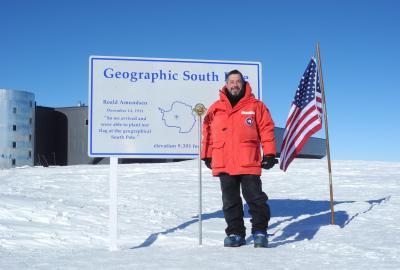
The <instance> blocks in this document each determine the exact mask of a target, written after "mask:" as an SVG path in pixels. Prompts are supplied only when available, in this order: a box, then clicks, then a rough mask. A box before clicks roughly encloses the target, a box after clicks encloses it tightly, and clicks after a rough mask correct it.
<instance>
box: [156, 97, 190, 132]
mask: <svg viewBox="0 0 400 270" xmlns="http://www.w3.org/2000/svg"><path fill="white" fill-rule="evenodd" d="M160 111H161V113H162V120H163V121H164V123H165V125H166V126H167V127H174V128H176V129H177V130H178V132H179V133H189V132H190V131H192V129H193V127H194V124H196V114H195V113H194V112H193V108H192V106H190V105H188V104H185V103H183V102H180V101H174V102H173V103H172V105H171V109H169V110H164V109H162V108H160Z"/></svg>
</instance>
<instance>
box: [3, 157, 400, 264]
mask: <svg viewBox="0 0 400 270" xmlns="http://www.w3.org/2000/svg"><path fill="white" fill-rule="evenodd" d="M332 167H333V192H334V208H335V225H331V224H330V222H331V211H330V200H329V178H328V172H327V164H326V160H301V159H297V160H295V161H294V162H293V163H292V165H291V166H290V167H289V169H288V171H287V172H286V173H284V172H282V171H280V170H279V169H278V168H273V169H272V170H270V171H264V172H263V173H264V174H263V176H262V181H263V189H264V191H265V192H266V193H267V194H268V196H269V204H270V207H271V212H272V218H271V221H270V226H269V230H268V234H269V237H268V238H269V243H270V244H269V248H266V249H255V248H253V245H252V238H251V235H250V228H251V225H250V216H249V214H248V213H247V205H245V208H246V216H245V222H246V227H247V245H245V246H242V247H239V248H225V247H223V239H224V237H225V233H224V229H225V226H226V225H225V220H224V218H223V213H222V211H221V207H222V202H221V192H220V187H219V180H218V178H214V177H212V176H211V174H210V171H209V170H208V169H206V168H205V167H204V166H203V215H202V219H203V222H202V225H203V245H201V246H199V239H198V236H199V224H198V216H197V215H198V208H199V207H198V200H199V197H198V161H197V160H191V161H183V162H175V163H161V164H154V163H147V164H124V165H121V164H120V165H118V228H119V242H118V243H119V250H117V251H110V250H109V246H110V242H109V230H108V216H109V213H108V209H109V208H108V205H109V166H108V165H95V166H93V165H82V166H68V167H49V168H43V167H33V168H32V167H23V168H15V169H9V170H0V269H7V270H11V269H97V270H98V269H318V270H319V269H400V224H399V223H400V163H389V162H372V161H334V162H333V164H332Z"/></svg>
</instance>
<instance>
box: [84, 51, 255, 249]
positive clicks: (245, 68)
mask: <svg viewBox="0 0 400 270" xmlns="http://www.w3.org/2000/svg"><path fill="white" fill-rule="evenodd" d="M233 69H238V70H240V71H241V72H242V74H243V75H244V78H245V80H247V81H249V82H250V84H251V86H252V88H253V93H254V95H255V96H256V97H257V98H259V99H261V64H260V63H257V62H237V61H209V60H189V59H156V58H133V57H109V56H91V57H90V58H89V136H88V140H89V143H88V154H89V156H91V157H110V207H109V212H110V214H109V227H110V230H109V231H110V250H117V249H118V224H117V220H118V198H117V193H118V190H117V187H118V185H117V183H118V180H117V164H118V158H122V157H134V158H196V157H197V156H198V155H199V154H198V153H199V150H200V148H199V146H200V139H201V134H199V130H200V128H198V129H196V126H198V127H201V117H196V115H195V113H194V111H193V108H194V106H195V104H198V103H202V104H204V105H205V106H206V107H209V106H210V105H211V104H212V103H213V102H214V101H215V100H217V99H218V94H219V91H218V89H220V88H221V87H222V86H223V85H224V82H225V76H226V74H227V73H228V72H229V71H230V70H233ZM196 122H197V125H196ZM199 164H200V160H199ZM200 165H201V164H200ZM199 167H200V170H199V176H200V181H199V194H200V195H199V225H200V227H199V232H200V233H199V244H200V245H201V215H202V214H201V201H202V198H201V166H199Z"/></svg>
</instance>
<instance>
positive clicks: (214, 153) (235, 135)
mask: <svg viewBox="0 0 400 270" xmlns="http://www.w3.org/2000/svg"><path fill="white" fill-rule="evenodd" d="M225 91H226V87H223V88H222V89H221V90H220V99H219V100H218V101H216V102H214V103H213V104H212V105H211V107H210V108H209V109H208V111H207V114H206V116H205V117H204V122H203V131H202V133H203V137H202V153H201V158H202V159H205V158H212V162H211V166H212V174H213V175H214V176H218V174H220V173H228V174H230V175H239V174H254V175H261V160H262V157H261V151H260V144H261V146H262V150H263V155H275V154H276V146H275V136H274V127H275V125H274V122H273V120H272V118H271V115H270V113H269V111H268V109H267V107H266V106H265V105H264V103H263V102H262V101H260V100H258V99H256V98H255V97H254V95H253V94H252V93H251V87H250V85H249V83H246V87H245V94H244V96H243V98H242V99H240V100H239V102H238V103H237V104H236V105H235V106H234V107H233V108H232V106H231V103H230V102H229V99H228V97H227V96H226V92H225Z"/></svg>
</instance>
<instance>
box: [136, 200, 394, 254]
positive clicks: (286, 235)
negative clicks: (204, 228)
mask: <svg viewBox="0 0 400 270" xmlns="http://www.w3.org/2000/svg"><path fill="white" fill-rule="evenodd" d="M389 199H390V196H389V197H385V198H381V199H377V200H369V201H365V202H366V203H368V204H369V208H368V209H367V210H365V211H363V212H359V213H356V214H355V215H354V216H352V217H349V215H348V214H347V212H345V211H335V216H334V217H335V225H336V226H339V227H340V228H344V227H345V226H347V225H348V224H349V223H350V222H351V221H352V220H353V219H354V218H356V217H357V216H359V215H361V214H364V213H367V212H369V211H371V210H372V208H373V207H374V206H376V205H380V204H382V203H385V202H387V201H388V200H389ZM354 202H355V201H335V202H334V205H339V204H343V203H354ZM268 204H269V206H270V208H271V215H272V217H274V218H280V217H284V219H280V220H278V221H276V222H274V223H272V224H269V226H268V231H269V239H270V243H269V245H268V246H269V247H270V248H272V247H278V246H280V245H285V244H290V243H293V242H297V241H302V240H306V239H307V240H311V239H313V238H314V236H315V235H316V233H317V232H318V230H319V229H320V228H321V227H322V226H326V225H330V221H331V212H330V202H329V201H311V200H288V199H287V200H285V199H277V200H269V201H268ZM244 210H245V218H251V216H250V215H249V214H248V205H247V204H245V205H244ZM302 216H308V217H305V218H301V217H302ZM215 218H222V219H223V218H224V214H223V212H222V210H219V211H215V212H212V213H203V214H202V220H203V221H205V220H209V219H215ZM197 222H198V216H194V217H192V219H191V220H189V221H186V222H184V223H182V224H180V225H178V226H176V227H173V228H170V229H168V230H165V231H162V232H157V233H153V234H151V235H150V236H149V237H147V239H146V240H145V241H144V242H143V243H142V244H140V245H138V246H135V247H132V248H131V249H137V248H143V247H148V246H150V245H152V244H153V243H154V242H155V241H156V240H157V238H158V236H159V235H167V234H170V233H174V232H175V231H177V230H182V229H185V228H186V227H188V226H190V225H192V224H194V223H197ZM285 224H287V225H285ZM274 229H275V231H274ZM221 230H223V229H222V228H221ZM271 231H274V233H272V234H271V233H270V232H271ZM278 232H279V233H278ZM278 234H279V236H277V237H275V238H274V236H275V235H278ZM250 241H251V237H248V238H247V243H249V242H250Z"/></svg>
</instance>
